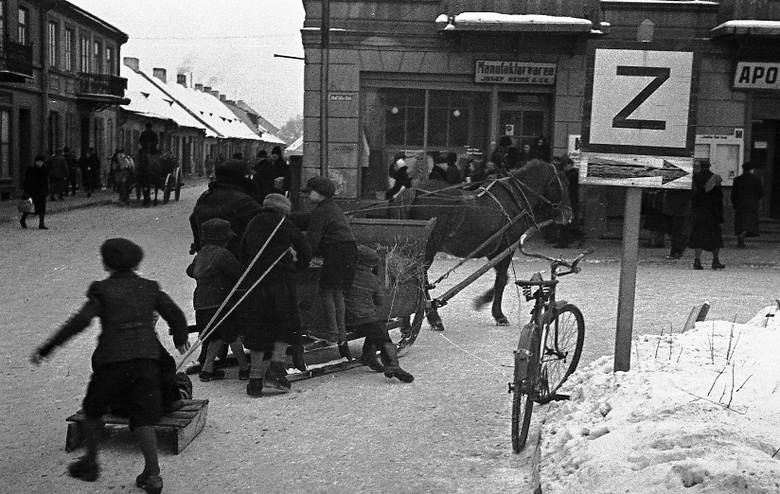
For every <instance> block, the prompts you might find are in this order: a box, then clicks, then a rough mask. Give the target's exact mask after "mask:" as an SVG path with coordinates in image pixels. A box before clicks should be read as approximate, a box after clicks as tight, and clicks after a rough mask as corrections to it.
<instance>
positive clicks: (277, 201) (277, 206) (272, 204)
mask: <svg viewBox="0 0 780 494" xmlns="http://www.w3.org/2000/svg"><path fill="white" fill-rule="evenodd" d="M263 207H264V208H270V209H273V210H274V211H276V212H279V213H282V214H283V215H285V216H289V215H290V211H291V210H292V204H290V200H289V199H287V198H286V197H284V196H283V195H282V194H268V195H267V196H265V199H263Z"/></svg>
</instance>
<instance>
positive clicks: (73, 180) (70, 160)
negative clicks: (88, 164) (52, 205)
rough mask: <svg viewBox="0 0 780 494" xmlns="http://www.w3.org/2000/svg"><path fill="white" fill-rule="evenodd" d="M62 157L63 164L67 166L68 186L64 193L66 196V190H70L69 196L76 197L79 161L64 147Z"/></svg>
mask: <svg viewBox="0 0 780 494" xmlns="http://www.w3.org/2000/svg"><path fill="white" fill-rule="evenodd" d="M63 156H64V157H65V162H66V163H67V164H68V184H67V187H66V189H65V192H66V194H65V195H67V192H68V190H67V189H68V188H69V189H70V195H72V196H75V195H76V188H77V187H78V177H79V160H78V159H76V156H75V155H74V154H73V153H72V152H71V151H70V148H69V147H67V146H65V148H64V149H63Z"/></svg>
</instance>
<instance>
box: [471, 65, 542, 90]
mask: <svg viewBox="0 0 780 494" xmlns="http://www.w3.org/2000/svg"><path fill="white" fill-rule="evenodd" d="M555 71H556V65H555V64H554V63H533V62H513V61H501V60H477V65H476V68H475V70H474V82H484V83H490V84H542V85H546V86H550V85H553V84H555Z"/></svg>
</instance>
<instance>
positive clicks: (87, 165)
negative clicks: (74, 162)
mask: <svg viewBox="0 0 780 494" xmlns="http://www.w3.org/2000/svg"><path fill="white" fill-rule="evenodd" d="M79 169H80V170H81V185H82V186H83V187H84V192H86V193H87V197H91V196H92V192H94V191H95V189H97V188H98V187H99V186H100V159H99V158H98V157H97V155H95V148H87V151H86V153H84V155H83V156H82V157H81V159H79Z"/></svg>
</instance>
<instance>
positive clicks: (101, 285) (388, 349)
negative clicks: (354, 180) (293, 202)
mask: <svg viewBox="0 0 780 494" xmlns="http://www.w3.org/2000/svg"><path fill="white" fill-rule="evenodd" d="M307 189H308V191H309V199H310V200H311V202H312V203H314V204H316V207H315V208H314V210H313V211H312V213H311V217H310V220H309V226H308V228H307V235H305V236H304V234H303V233H302V232H301V230H300V229H299V228H298V226H296V224H295V223H294V222H292V221H291V220H290V219H289V215H290V210H291V206H290V201H289V199H287V198H286V197H285V196H283V195H280V194H269V195H268V196H266V198H265V199H264V201H263V207H262V209H261V210H260V212H259V213H258V214H257V215H256V216H255V217H254V218H253V219H252V220H251V221H250V222H249V224H248V225H247V228H246V230H245V232H244V235H243V237H242V238H241V240H240V249H239V252H240V255H239V258H237V257H236V256H235V255H234V253H233V252H231V251H230V250H228V249H227V248H226V246H227V244H228V242H230V241H231V240H232V239H233V238H234V237H235V234H234V233H233V232H232V230H231V227H230V223H229V222H228V221H225V220H223V219H219V218H214V219H210V220H208V221H206V222H204V223H203V224H202V225H201V248H200V250H199V251H198V253H197V255H196V257H195V259H194V260H193V262H192V264H191V265H190V266H189V267H188V268H187V274H188V275H189V276H191V277H193V278H195V280H196V281H197V286H196V289H195V293H194V296H193V305H194V307H195V318H196V325H197V327H198V328H199V330H201V331H202V333H201V337H204V341H203V343H204V345H208V348H207V354H206V360H205V362H204V365H203V368H202V370H201V373H200V378H201V380H202V381H210V380H212V379H219V378H223V377H224V372H223V371H221V370H218V369H215V368H214V360H215V357H216V355H217V353H218V351H219V349H220V348H221V347H223V346H224V345H225V344H229V345H230V346H231V348H232V350H233V353H234V355H235V356H236V358H237V360H238V364H239V379H248V381H249V382H248V383H247V388H246V392H247V394H248V395H250V396H261V395H262V392H263V387H264V385H266V386H267V387H270V388H273V389H275V390H278V391H282V392H286V391H289V390H290V383H289V382H288V381H287V379H286V378H285V377H284V374H283V373H278V372H277V373H271V372H268V371H269V367H271V366H272V365H273V364H277V368H278V365H279V364H281V365H282V368H284V367H283V362H284V360H285V358H286V353H287V348H288V346H289V345H290V344H293V343H295V342H296V337H297V332H298V329H299V326H300V324H299V319H298V314H297V303H296V297H295V292H296V289H295V278H294V276H292V273H293V272H295V271H300V270H303V269H306V268H307V267H308V265H309V261H310V259H311V256H312V253H313V252H314V253H320V254H321V255H322V257H323V265H322V270H321V275H320V286H319V288H320V294H321V296H322V298H323V304H324V307H325V309H326V315H327V325H328V328H329V330H330V332H332V333H333V334H335V335H337V336H336V339H337V343H338V346H339V351H340V354H341V355H342V356H343V357H345V358H348V359H349V358H351V356H350V354H349V347H348V346H347V337H346V334H347V327H348V326H349V327H350V328H351V329H353V330H354V331H356V332H358V334H360V335H361V336H365V341H364V345H363V351H362V356H361V362H362V363H363V364H365V365H367V366H368V367H370V368H371V369H373V370H375V371H377V372H383V373H384V375H385V376H387V377H388V378H393V377H394V378H397V379H399V380H400V381H402V382H407V383H408V382H412V381H413V379H414V377H413V376H412V375H411V374H409V373H408V372H406V371H404V370H403V369H401V368H400V367H399V365H398V355H397V352H396V347H395V345H394V344H393V343H392V341H391V340H390V337H389V335H388V333H387V330H386V329H385V326H384V321H383V320H382V318H381V316H380V315H379V311H378V308H379V307H380V306H381V304H382V300H381V295H382V291H381V287H380V285H379V279H378V277H377V276H376V274H375V272H374V270H375V268H376V266H377V265H378V263H379V256H378V254H377V252H376V251H374V250H373V249H371V248H369V247H367V246H364V245H360V246H358V245H357V242H356V240H355V236H354V234H353V233H352V231H351V229H350V226H349V223H348V221H347V219H346V217H345V216H344V213H343V212H342V211H341V209H340V208H339V207H338V205H336V203H335V202H334V201H333V196H334V194H335V186H334V184H333V182H332V181H331V180H329V179H328V178H326V177H314V178H312V179H311V180H309V181H308V183H307ZM101 256H102V259H103V264H104V267H105V269H106V271H107V272H108V273H109V276H108V278H106V279H104V280H101V281H95V282H93V283H92V284H91V285H90V287H89V290H88V291H87V302H86V303H85V304H84V305H83V307H82V308H81V309H80V310H79V312H78V313H76V314H75V315H73V316H72V317H71V318H70V319H68V321H67V322H66V323H65V324H63V326H62V327H61V328H60V329H59V330H58V331H57V332H56V333H55V334H54V335H53V336H52V337H51V338H49V340H47V341H46V342H45V343H44V344H43V345H41V346H40V347H38V348H37V349H36V350H35V352H34V353H33V355H32V356H31V358H30V360H31V361H32V362H33V363H34V364H36V365H37V364H40V363H41V361H42V360H43V359H44V358H46V357H47V356H49V355H50V354H51V352H52V351H53V350H54V348H56V347H57V346H59V345H62V344H64V343H65V342H66V341H67V340H68V339H69V338H71V337H73V336H75V335H76V334H78V333H80V332H81V331H83V330H84V329H86V328H87V327H88V326H89V325H90V323H91V321H92V319H94V318H95V317H97V318H99V319H100V321H101V333H100V336H99V338H98V344H97V348H96V349H95V351H94V353H93V356H92V368H93V373H92V376H91V378H90V382H89V384H88V386H87V391H86V396H85V398H84V400H83V404H82V406H83V410H84V414H85V415H86V417H87V419H86V421H85V423H84V433H85V443H86V454H85V456H83V457H82V458H80V459H78V460H77V461H75V462H74V463H72V464H71V465H70V466H69V468H68V473H69V474H70V475H71V476H72V477H75V478H79V479H82V480H85V481H94V480H96V479H97V478H98V476H99V471H100V467H99V464H98V462H97V441H98V438H99V435H100V430H101V428H102V422H101V417H102V416H103V415H104V414H105V413H107V412H108V411H109V410H114V409H115V408H116V407H121V408H123V409H124V410H125V411H126V414H127V415H128V417H129V422H130V429H131V430H132V431H133V433H134V435H135V436H136V438H137V440H138V442H139V445H140V448H141V451H142V453H143V456H144V461H145V465H144V470H143V471H142V472H141V474H139V475H138V477H137V478H136V485H137V486H138V487H140V488H142V489H144V490H145V491H146V492H148V493H159V492H161V491H162V486H163V481H162V477H161V475H160V467H159V463H158V459H157V439H156V434H155V431H154V427H153V426H154V424H156V423H157V422H158V421H159V420H160V418H161V417H162V415H163V413H164V411H165V410H164V408H163V397H162V395H161V394H162V391H161V383H162V382H163V380H164V379H163V377H162V375H161V374H162V373H163V372H164V370H163V369H164V368H165V364H166V356H167V358H168V359H170V355H169V354H168V353H167V351H165V349H164V348H163V347H162V345H161V344H160V341H159V339H158V337H157V333H156V331H155V322H156V319H155V313H157V314H159V315H160V316H162V318H163V319H164V320H165V321H166V322H167V323H168V324H169V326H170V328H171V335H173V341H174V345H175V346H176V349H177V350H178V351H179V353H180V354H184V353H186V352H187V350H188V349H189V343H188V341H187V322H186V318H185V316H184V314H183V312H182V311H181V309H179V307H178V306H177V305H176V304H175V303H174V302H173V301H172V300H171V298H170V297H169V296H168V295H167V294H165V292H163V291H162V290H161V289H160V287H159V285H158V284H157V283H156V282H155V281H152V280H148V279H145V278H142V277H141V276H139V275H138V274H137V273H136V272H135V271H136V270H137V268H138V266H139V264H140V262H141V260H142V259H143V251H142V249H141V247H139V246H138V245H136V244H135V243H133V242H131V241H130V240H127V239H122V238H116V239H109V240H106V241H105V242H104V243H103V245H102V246H101ZM242 279H243V280H246V281H245V282H242V283H238V282H239V281H240V280H242ZM237 285H238V286H237ZM231 295H235V296H231ZM245 298H248V301H247V302H245V303H246V306H247V307H248V310H246V311H243V310H242V311H237V310H235V309H236V308H237V307H238V304H239V303H240V302H241V301H242V300H244V299H245ZM222 319H224V320H222ZM248 321H251V323H248ZM215 323H216V324H215ZM241 337H243V344H242V340H241ZM243 346H246V348H248V349H249V350H250V362H251V365H250V362H247V360H246V358H245V354H244V348H243ZM377 352H378V353H379V357H378V356H377ZM266 356H270V359H266Z"/></svg>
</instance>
